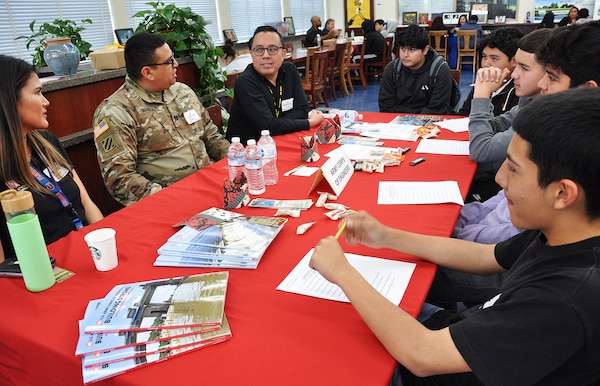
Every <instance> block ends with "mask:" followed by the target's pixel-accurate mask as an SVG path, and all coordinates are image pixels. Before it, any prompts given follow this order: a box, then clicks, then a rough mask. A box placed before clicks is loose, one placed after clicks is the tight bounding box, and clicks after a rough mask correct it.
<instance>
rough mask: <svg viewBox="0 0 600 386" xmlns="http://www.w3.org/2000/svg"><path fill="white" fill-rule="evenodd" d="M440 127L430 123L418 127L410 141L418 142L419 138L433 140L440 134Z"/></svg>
mask: <svg viewBox="0 0 600 386" xmlns="http://www.w3.org/2000/svg"><path fill="white" fill-rule="evenodd" d="M440 131H441V130H440V127H439V126H438V125H436V124H433V123H428V124H426V125H423V126H419V127H417V128H416V129H415V130H414V131H413V132H412V133H411V135H410V139H411V140H413V141H416V140H417V139H419V138H425V139H428V138H433V137H437V135H438V134H439V133H440Z"/></svg>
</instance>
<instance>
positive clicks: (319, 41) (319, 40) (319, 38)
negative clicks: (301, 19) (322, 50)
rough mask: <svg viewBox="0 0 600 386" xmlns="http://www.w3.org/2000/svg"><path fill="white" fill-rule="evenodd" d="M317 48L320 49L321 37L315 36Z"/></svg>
mask: <svg viewBox="0 0 600 386" xmlns="http://www.w3.org/2000/svg"><path fill="white" fill-rule="evenodd" d="M317 47H321V35H319V34H317Z"/></svg>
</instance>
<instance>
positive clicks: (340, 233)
mask: <svg viewBox="0 0 600 386" xmlns="http://www.w3.org/2000/svg"><path fill="white" fill-rule="evenodd" d="M344 229H346V221H345V220H344V221H342V225H341V226H340V229H338V231H337V233H336V234H335V236H333V237H335V239H336V240H337V239H339V238H340V236H341V235H342V233H344Z"/></svg>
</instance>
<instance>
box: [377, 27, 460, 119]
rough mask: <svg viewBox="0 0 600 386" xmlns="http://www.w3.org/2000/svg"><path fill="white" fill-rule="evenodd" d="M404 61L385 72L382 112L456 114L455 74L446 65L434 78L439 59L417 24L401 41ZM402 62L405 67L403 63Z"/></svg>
mask: <svg viewBox="0 0 600 386" xmlns="http://www.w3.org/2000/svg"><path fill="white" fill-rule="evenodd" d="M398 45H399V46H400V57H399V58H398V59H395V60H393V61H391V62H390V63H389V64H388V65H387V66H386V68H385V71H384V72H383V76H382V78H381V87H380V88H379V110H380V111H382V112H394V113H411V114H448V113H450V112H451V111H452V107H453V106H451V99H452V73H451V71H450V67H449V66H448V64H447V63H446V62H443V63H442V65H441V66H439V69H437V70H436V71H435V73H433V74H430V70H431V66H432V64H433V61H434V60H435V58H436V57H437V56H438V55H437V53H436V52H435V50H430V49H429V35H428V33H427V30H426V29H425V28H422V27H419V26H418V25H416V24H413V25H410V26H408V27H407V28H406V29H405V30H404V31H403V32H402V34H400V36H399V38H398ZM399 61H401V63H399Z"/></svg>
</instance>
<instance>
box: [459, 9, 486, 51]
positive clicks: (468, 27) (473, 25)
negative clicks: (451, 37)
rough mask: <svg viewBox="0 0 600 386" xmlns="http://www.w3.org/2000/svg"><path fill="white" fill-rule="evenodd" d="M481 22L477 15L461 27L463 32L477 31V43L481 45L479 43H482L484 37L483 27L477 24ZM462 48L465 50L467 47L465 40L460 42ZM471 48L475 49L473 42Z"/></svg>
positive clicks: (470, 17)
mask: <svg viewBox="0 0 600 386" xmlns="http://www.w3.org/2000/svg"><path fill="white" fill-rule="evenodd" d="M478 21H479V17H477V15H471V16H469V21H468V22H466V23H465V24H463V25H462V26H461V27H460V30H461V31H473V30H475V31H477V43H478V44H479V42H480V41H481V38H482V37H483V28H482V27H481V25H479V24H477V22H478ZM459 44H460V46H461V47H463V48H464V46H465V42H464V39H461V41H460V42H459ZM469 48H473V40H471V42H470V44H469Z"/></svg>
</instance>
